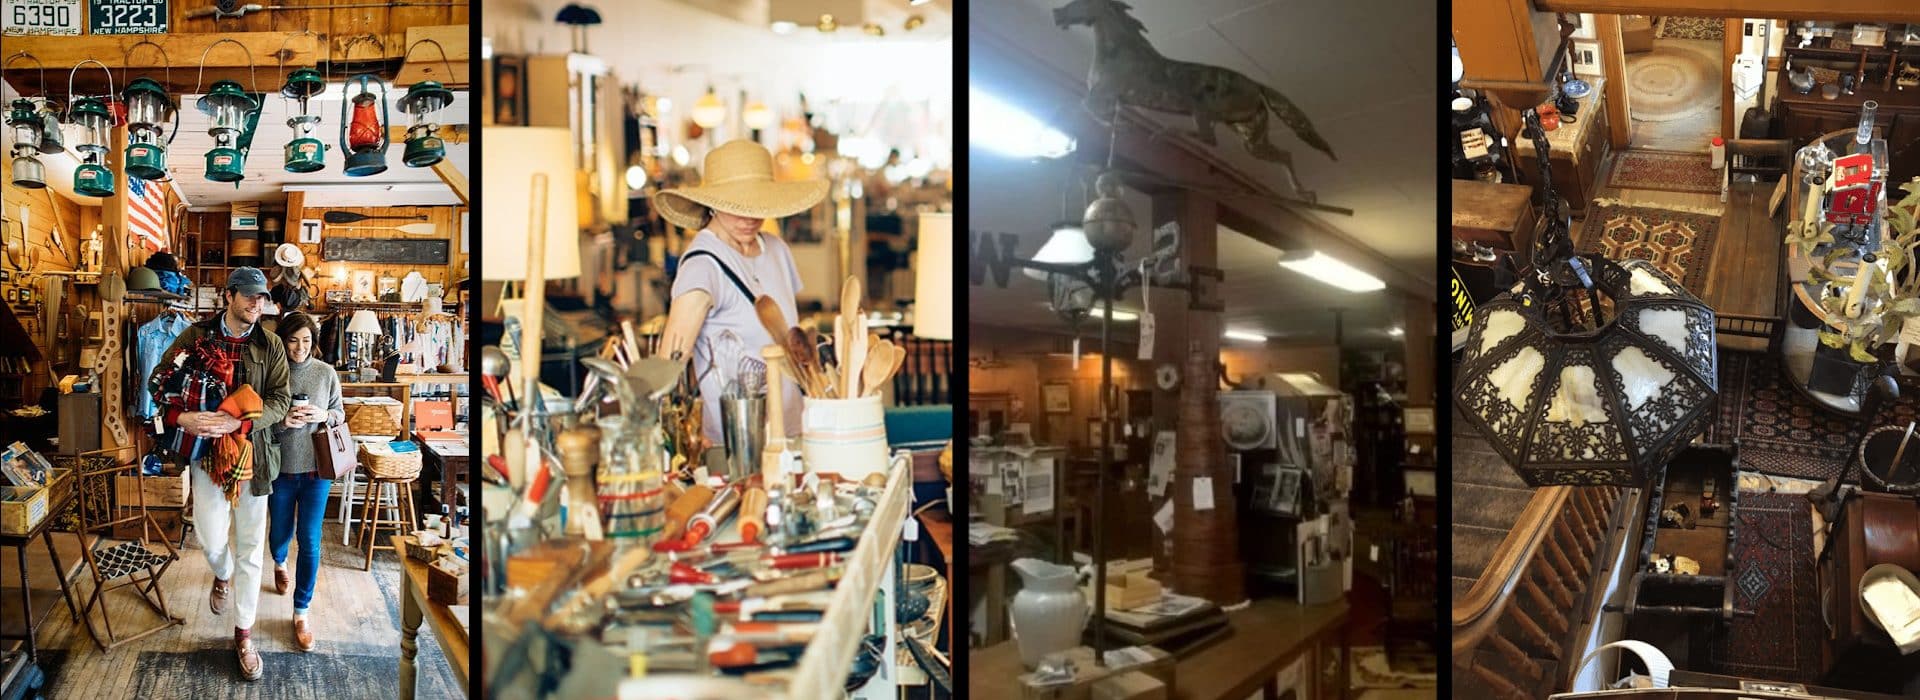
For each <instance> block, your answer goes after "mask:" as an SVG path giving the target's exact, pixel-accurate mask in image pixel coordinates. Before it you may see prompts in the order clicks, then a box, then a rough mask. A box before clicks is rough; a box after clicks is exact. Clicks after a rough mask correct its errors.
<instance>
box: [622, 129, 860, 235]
mask: <svg viewBox="0 0 1920 700" xmlns="http://www.w3.org/2000/svg"><path fill="white" fill-rule="evenodd" d="M700 175H701V177H700V186H699V187H681V188H676V189H671V190H664V191H662V192H660V194H658V195H655V196H654V203H655V204H656V205H657V206H659V207H660V215H661V216H665V217H667V220H668V221H671V222H673V225H675V226H679V227H681V228H689V229H698V228H700V227H702V226H705V225H706V223H707V222H706V211H705V209H708V208H712V209H717V210H719V211H724V212H726V213H728V214H733V215H735V216H744V217H749V218H758V219H778V218H782V217H788V216H792V215H794V214H798V213H800V212H803V211H806V210H808V209H812V208H813V205H815V204H819V203H820V200H821V199H823V198H825V197H826V196H827V181H826V180H805V181H798V182H775V181H774V179H773V154H772V153H769V152H767V149H766V147H765V146H761V145H760V144H758V143H755V142H753V141H748V140H745V139H742V140H738V141H728V142H727V143H725V144H722V145H721V146H720V147H719V148H716V149H713V150H712V151H711V152H709V153H707V157H706V160H705V163H704V164H703V165H702V167H701V168H700Z"/></svg>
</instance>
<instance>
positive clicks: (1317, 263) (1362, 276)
mask: <svg viewBox="0 0 1920 700" xmlns="http://www.w3.org/2000/svg"><path fill="white" fill-rule="evenodd" d="M1280 266H1281V267H1284V268H1287V269H1289V270H1292V271H1294V272H1298V273H1300V274H1303V275H1306V276H1308V277H1312V278H1314V279H1316V280H1319V281H1321V282H1325V283H1327V284H1330V285H1333V286H1335V287H1339V288H1341V289H1344V290H1347V291H1349V292H1377V291H1380V290H1382V289H1386V288H1387V283H1385V282H1381V281H1380V278H1378V277H1374V276H1373V275H1369V274H1367V273H1365V272H1362V271H1361V270H1360V269H1359V268H1356V267H1354V266H1352V265H1348V264H1346V263H1344V262H1341V261H1340V260H1338V259H1336V258H1334V257H1333V256H1330V255H1327V254H1326V253H1321V252H1317V251H1316V252H1315V253H1314V254H1313V255H1312V256H1309V257H1308V258H1306V259H1305V260H1281V261H1280Z"/></svg>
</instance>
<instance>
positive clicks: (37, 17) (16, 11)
mask: <svg viewBox="0 0 1920 700" xmlns="http://www.w3.org/2000/svg"><path fill="white" fill-rule="evenodd" d="M6 8H7V9H6V17H5V18H4V19H5V22H4V27H5V29H4V31H5V33H6V34H7V36H22V35H34V34H59V35H66V36H79V35H80V0H7V3H6Z"/></svg>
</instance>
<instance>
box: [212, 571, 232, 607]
mask: <svg viewBox="0 0 1920 700" xmlns="http://www.w3.org/2000/svg"><path fill="white" fill-rule="evenodd" d="M232 592H233V582H231V581H222V580H220V579H214V580H213V590H212V591H210V592H208V593H207V609H209V610H212V611H213V614H215V615H225V614H227V595H228V594H230V593H232Z"/></svg>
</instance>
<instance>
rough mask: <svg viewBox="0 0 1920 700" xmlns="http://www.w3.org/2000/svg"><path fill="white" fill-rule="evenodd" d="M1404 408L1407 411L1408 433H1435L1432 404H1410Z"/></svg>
mask: <svg viewBox="0 0 1920 700" xmlns="http://www.w3.org/2000/svg"><path fill="white" fill-rule="evenodd" d="M1403 410H1404V411H1405V412H1406V432H1407V434H1408V435H1432V434H1433V407H1432V406H1421V407H1412V406H1409V407H1407V408H1405V409H1403Z"/></svg>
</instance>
